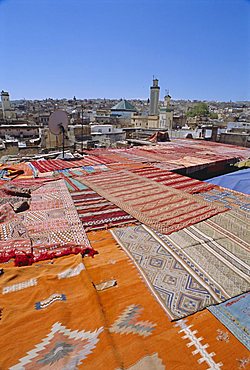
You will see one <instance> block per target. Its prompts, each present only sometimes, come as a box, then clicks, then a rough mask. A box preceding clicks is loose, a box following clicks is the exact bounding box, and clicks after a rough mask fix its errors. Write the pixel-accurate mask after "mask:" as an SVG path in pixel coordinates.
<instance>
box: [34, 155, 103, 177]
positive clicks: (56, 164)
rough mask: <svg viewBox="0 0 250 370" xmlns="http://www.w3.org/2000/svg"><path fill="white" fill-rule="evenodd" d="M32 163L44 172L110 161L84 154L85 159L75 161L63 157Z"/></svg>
mask: <svg viewBox="0 0 250 370" xmlns="http://www.w3.org/2000/svg"><path fill="white" fill-rule="evenodd" d="M30 163H31V165H32V166H34V167H35V168H36V169H37V170H38V171H39V172H41V173H43V172H51V171H56V170H63V169H66V168H74V167H81V166H92V165H98V164H105V163H109V162H107V161H105V160H103V159H99V158H98V157H93V156H91V155H86V156H84V158H83V159H79V160H74V161H67V160H62V159H48V160H39V161H38V160H37V161H31V162H30Z"/></svg>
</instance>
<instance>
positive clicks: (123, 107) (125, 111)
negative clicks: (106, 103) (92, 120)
mask: <svg viewBox="0 0 250 370" xmlns="http://www.w3.org/2000/svg"><path fill="white" fill-rule="evenodd" d="M136 112H137V109H136V108H135V107H134V106H133V105H132V104H131V103H130V102H129V101H127V100H125V99H123V100H121V101H120V102H119V103H118V104H116V105H114V106H113V107H112V108H111V115H113V116H114V115H115V116H123V117H128V118H130V117H131V115H132V113H136Z"/></svg>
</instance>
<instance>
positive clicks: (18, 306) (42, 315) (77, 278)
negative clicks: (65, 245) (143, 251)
mask: <svg viewBox="0 0 250 370" xmlns="http://www.w3.org/2000/svg"><path fill="white" fill-rule="evenodd" d="M0 289H1V290H0V307H1V315H0V316H1V318H0V334H1V335H0V347H1V355H0V369H1V370H5V369H18V370H21V369H25V370H29V369H32V370H33V369H36V370H38V369H53V370H55V369H58V370H59V369H60V370H61V369H70V370H71V369H89V370H93V369H118V368H119V362H118V361H117V359H116V355H115V353H114V350H113V346H112V343H111V341H110V335H109V333H108V331H107V329H106V328H105V321H104V317H103V314H102V311H101V310H100V306H99V303H98V297H97V294H96V291H95V289H94V287H93V285H92V283H91V281H90V280H89V278H88V274H87V272H86V270H85V268H84V265H83V263H82V258H81V256H80V255H77V256H68V257H62V258H60V259H57V260H55V262H54V263H53V264H50V263H46V264H45V263H41V264H36V265H33V266H30V267H20V268H12V267H10V268H5V269H4V273H3V274H2V275H1V276H0ZM105 366H107V367H105Z"/></svg>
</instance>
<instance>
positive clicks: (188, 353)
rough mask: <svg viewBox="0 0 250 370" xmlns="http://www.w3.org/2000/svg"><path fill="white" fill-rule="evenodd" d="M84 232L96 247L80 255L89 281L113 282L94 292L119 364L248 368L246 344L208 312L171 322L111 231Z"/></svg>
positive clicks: (192, 367) (157, 366) (187, 368)
mask: <svg viewBox="0 0 250 370" xmlns="http://www.w3.org/2000/svg"><path fill="white" fill-rule="evenodd" d="M88 237H89V239H90V241H91V244H92V247H93V248H95V249H97V250H98V251H99V254H98V255H97V256H96V257H95V258H94V259H90V258H88V259H86V260H84V262H85V266H86V269H87V271H88V273H89V275H90V277H91V279H92V280H93V282H94V284H100V283H103V282H107V281H110V280H116V282H117V285H115V286H113V287H110V288H107V289H104V290H100V291H98V295H99V299H100V304H101V306H102V310H103V312H104V315H105V319H106V323H107V325H108V327H109V329H110V332H111V335H112V340H113V343H114V346H115V351H116V352H117V354H118V358H119V360H120V362H121V364H122V367H121V368H122V369H131V370H132V369H133V370H134V369H143V370H144V369H148V370H149V369H150V370H151V369H186V370H190V369H201V370H202V369H220V368H222V369H240V368H247V361H248V351H247V349H246V348H245V347H244V346H243V345H242V344H241V343H240V342H239V341H238V340H237V339H236V338H235V337H234V336H233V335H232V334H231V333H230V332H228V331H227V330H226V328H225V327H224V326H223V325H222V324H221V323H220V322H219V321H218V320H217V319H216V318H215V317H213V315H211V314H210V313H209V312H208V311H206V310H204V311H202V312H200V313H197V314H195V315H192V316H190V317H189V318H188V319H186V320H179V321H177V322H170V320H169V319H168V317H167V314H166V313H165V311H164V310H163V309H162V308H161V306H160V305H159V304H158V302H157V301H156V299H155V298H154V296H153V295H152V294H151V292H150V291H149V289H148V288H147V286H146V285H145V283H144V281H143V280H142V278H141V277H140V275H139V273H138V271H137V269H136V268H135V267H134V265H133V264H132V262H131V261H130V260H129V259H128V257H127V256H126V254H125V253H124V252H123V251H122V250H121V249H120V248H119V247H118V245H117V244H116V242H115V241H114V239H113V238H112V236H111V234H110V232H109V231H96V232H91V233H89V234H88ZM107 285H108V284H107ZM245 365H246V366H245ZM140 366H141V367H140ZM243 366H245V367H243Z"/></svg>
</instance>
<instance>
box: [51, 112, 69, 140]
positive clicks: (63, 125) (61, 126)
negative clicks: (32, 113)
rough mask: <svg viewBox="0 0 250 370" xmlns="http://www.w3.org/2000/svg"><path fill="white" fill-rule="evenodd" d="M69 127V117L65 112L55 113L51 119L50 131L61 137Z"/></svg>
mask: <svg viewBox="0 0 250 370" xmlns="http://www.w3.org/2000/svg"><path fill="white" fill-rule="evenodd" d="M67 127H68V115H67V113H66V112H64V111H63V110H57V111H55V112H53V113H52V114H51V115H50V117H49V129H50V132H51V133H52V134H54V135H60V134H61V133H63V132H64V131H65V130H67Z"/></svg>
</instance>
